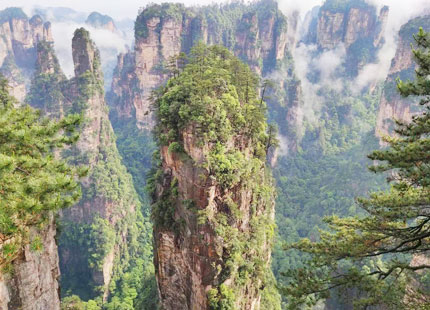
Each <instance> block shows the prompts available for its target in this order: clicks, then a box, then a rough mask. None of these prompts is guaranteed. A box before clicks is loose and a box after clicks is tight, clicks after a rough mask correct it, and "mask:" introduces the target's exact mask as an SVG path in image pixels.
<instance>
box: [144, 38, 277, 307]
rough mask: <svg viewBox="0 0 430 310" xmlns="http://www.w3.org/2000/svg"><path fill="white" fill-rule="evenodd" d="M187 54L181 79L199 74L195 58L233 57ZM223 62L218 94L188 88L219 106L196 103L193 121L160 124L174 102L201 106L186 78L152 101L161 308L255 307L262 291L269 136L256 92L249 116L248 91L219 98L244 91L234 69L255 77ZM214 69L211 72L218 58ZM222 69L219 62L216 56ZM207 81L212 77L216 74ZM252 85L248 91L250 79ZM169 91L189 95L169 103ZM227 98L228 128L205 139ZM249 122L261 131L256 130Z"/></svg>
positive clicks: (269, 206)
mask: <svg viewBox="0 0 430 310" xmlns="http://www.w3.org/2000/svg"><path fill="white" fill-rule="evenodd" d="M193 51H194V52H195V53H196V54H193ZM193 51H192V53H191V54H192V55H197V56H194V57H195V58H192V59H191V60H190V62H191V63H192V66H188V67H186V68H185V69H184V70H185V71H186V75H185V76H187V77H189V76H190V75H191V76H192V77H193V78H198V76H199V74H198V71H197V70H196V71H193V70H194V69H193V68H196V66H195V65H196V64H198V61H201V59H202V56H203V57H204V55H210V56H207V57H208V60H207V61H208V63H212V62H211V61H212V59H215V58H210V59H209V57H219V56H221V57H220V58H222V57H225V59H228V60H230V59H232V57H233V56H232V55H231V54H229V53H227V52H226V51H220V52H219V54H217V52H218V51H217V50H215V52H213V50H211V49H208V48H206V47H204V46H203V47H202V45H199V46H198V47H197V49H196V50H193ZM214 55H215V56H214ZM226 62H227V61H226ZM227 64H228V66H230V67H225V69H223V70H224V71H223V72H228V71H229V70H231V71H230V73H228V74H231V76H232V78H231V79H230V78H225V80H224V83H225V84H223V86H224V88H223V90H222V89H221V88H217V87H216V86H214V85H210V86H207V88H206V89H199V87H201V86H195V87H196V88H197V89H198V90H196V93H199V94H201V92H203V94H201V96H202V97H204V98H211V99H210V100H209V102H210V101H212V102H220V104H219V105H215V104H212V103H209V102H208V104H207V106H205V107H201V108H200V109H201V110H200V111H199V118H198V119H195V118H192V117H190V118H187V117H186V116H185V117H181V120H180V121H179V122H180V124H181V125H179V126H177V124H175V122H174V121H173V122H172V123H170V122H168V121H166V119H169V120H170V117H171V116H169V115H168V114H169V113H172V117H176V116H174V115H176V114H177V111H174V109H175V108H173V106H174V105H176V106H181V109H180V111H182V107H183V108H184V110H185V109H188V110H189V111H193V110H194V109H196V108H197V106H198V105H196V106H194V105H193V103H189V102H188V96H189V93H187V90H185V89H186V88H187V85H188V80H186V81H185V82H184V80H181V78H180V77H179V78H178V80H175V79H173V80H172V84H170V83H169V84H168V86H167V88H166V89H164V90H162V91H161V93H162V94H166V95H165V96H164V95H163V97H162V99H159V100H157V101H156V103H155V109H156V116H157V127H156V132H157V133H158V135H159V136H158V137H159V138H160V140H159V143H160V145H161V146H160V164H159V166H158V170H157V172H155V173H154V175H153V178H152V181H151V182H150V184H149V188H152V189H153V191H152V199H153V208H152V217H153V220H154V263H155V267H156V276H157V282H158V287H159V291H160V301H161V306H162V309H165V310H173V309H175V310H197V309H199V310H204V309H220V308H223V307H227V309H249V310H258V309H260V303H261V299H262V297H261V296H262V295H263V294H262V293H263V291H264V289H265V287H266V286H267V287H269V282H268V281H267V279H269V278H270V275H271V271H270V267H269V266H270V257H271V238H272V233H271V229H272V228H273V226H272V225H273V222H272V221H273V216H274V196H273V195H274V188H273V187H272V183H271V176H270V173H268V171H266V164H265V160H266V157H265V155H266V148H268V146H267V145H268V142H267V141H268V140H267V139H266V138H267V137H266V138H264V136H265V133H264V131H265V129H263V127H264V125H263V124H262V123H261V122H265V119H264V116H263V115H264V113H262V111H263V109H264V107H263V106H261V105H260V101H259V100H258V99H257V96H256V93H253V94H252V95H250V96H251V99H249V103H248V104H249V105H251V106H252V109H253V111H254V115H253V116H252V117H251V116H250V115H249V114H248V115H246V114H242V113H243V112H244V109H243V108H242V107H243V106H246V105H245V104H243V103H244V102H245V101H246V102H248V97H247V96H248V95H245V96H243V97H240V99H238V98H236V99H233V97H232V99H231V100H232V101H231V102H230V103H228V104H227V103H224V102H223V103H221V102H222V100H219V98H225V97H224V96H230V92H229V91H228V90H230V89H235V91H234V93H236V90H237V93H241V94H244V93H242V91H243V89H244V88H242V86H240V85H244V84H240V82H238V81H239V79H238V76H237V75H236V74H237V72H243V73H244V75H241V76H240V77H241V78H243V79H246V78H247V77H250V76H252V75H251V74H252V73H251V70H249V69H247V68H246V67H245V66H244V65H241V66H239V65H235V64H233V62H227ZM212 66H214V67H216V68H218V64H217V65H212ZM219 66H220V67H222V68H224V67H223V66H225V64H224V63H223V61H219ZM202 69H203V70H208V71H210V70H211V69H212V67H211V66H210V65H205V64H203V65H202ZM213 70H216V69H213ZM222 76H223V77H226V76H227V75H222ZM193 78H192V79H193ZM211 78H213V79H214V80H218V75H217V74H214V75H211ZM202 79H203V81H202V83H203V85H209V84H206V82H207V79H208V77H202ZM204 79H206V80H204ZM177 81H178V82H177ZM231 81H234V82H231ZM175 83H177V84H175ZM250 85H251V86H250V87H253V88H254V87H256V85H257V83H256V82H250ZM212 87H215V88H213V89H212ZM214 89H217V90H218V92H217V91H214ZM247 89H248V88H247ZM193 91H194V90H193ZM193 91H191V93H193ZM205 91H206V92H207V93H204V92H205ZM171 93H175V95H174V96H173V97H175V96H176V95H179V96H182V95H183V96H184V97H183V98H186V99H182V98H178V100H177V101H176V100H175V99H173V100H172V101H170V100H171V99H170V98H171V97H170V96H169V94H171ZM193 94H194V93H193ZM218 100H219V101H218ZM233 102H235V103H233ZM230 104H234V106H235V111H234V112H233V111H231V113H230V114H229V116H227V119H228V120H227V121H226V122H227V123H228V122H229V121H231V122H232V128H234V129H232V130H227V131H226V132H225V133H215V132H213V133H212V134H211V138H209V137H208V135H207V134H208V133H209V132H210V130H208V131H206V127H210V128H219V126H220V125H221V123H218V120H219V117H221V118H222V115H228V112H227V111H228V110H229V109H230V108H229V107H231V106H230ZM169 105H170V107H172V108H173V109H172V110H171V111H170V110H169V112H167V111H166V110H165V107H166V106H169ZM215 106H216V108H215ZM214 109H215V110H216V111H214ZM234 113H237V116H236V114H234ZM236 117H238V118H240V117H243V120H242V122H243V124H244V125H243V126H242V127H241V128H238V127H235V125H234V123H235V119H236ZM206 119H207V120H208V121H205V120H206ZM251 119H252V120H254V121H255V124H257V123H259V124H261V125H262V126H263V127H258V129H257V128H256V127H254V126H253V125H254V124H253V123H252V121H251ZM221 122H222V123H223V124H224V121H221ZM245 124H247V125H245ZM227 126H228V125H227ZM220 132H221V131H220ZM257 132H258V133H257ZM167 134H168V137H167ZM257 137H259V138H257ZM161 139H162V140H161ZM166 140H168V142H166ZM214 141H217V142H214ZM257 154H259V155H257ZM233 158H235V159H233ZM233 162H234V163H233ZM227 166H230V168H227ZM262 192H264V194H262ZM262 309H266V308H264V307H262Z"/></svg>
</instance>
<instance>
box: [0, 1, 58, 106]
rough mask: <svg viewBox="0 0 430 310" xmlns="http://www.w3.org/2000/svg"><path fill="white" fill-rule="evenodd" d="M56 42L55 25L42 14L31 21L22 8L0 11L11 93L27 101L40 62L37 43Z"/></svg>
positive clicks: (0, 50)
mask: <svg viewBox="0 0 430 310" xmlns="http://www.w3.org/2000/svg"><path fill="white" fill-rule="evenodd" d="M41 40H44V41H49V42H52V41H53V39H52V33H51V24H50V23H49V22H45V23H44V22H43V20H42V18H41V17H40V16H38V15H35V16H33V17H32V18H31V19H29V18H28V17H27V16H26V15H25V14H24V12H23V11H22V10H21V9H18V8H8V9H5V10H3V11H1V12H0V73H2V74H3V75H4V76H5V77H6V78H7V79H8V80H9V83H10V86H11V94H12V95H13V96H15V97H16V98H17V99H18V100H19V101H22V100H23V99H24V98H25V95H26V93H27V91H28V87H29V84H30V79H31V75H32V73H33V70H34V64H35V62H36V58H37V54H36V47H37V43H38V42H39V41H41Z"/></svg>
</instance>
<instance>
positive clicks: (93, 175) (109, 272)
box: [60, 28, 139, 300]
mask: <svg viewBox="0 0 430 310" xmlns="http://www.w3.org/2000/svg"><path fill="white" fill-rule="evenodd" d="M72 50H73V60H74V64H75V76H76V77H75V78H74V79H72V80H71V81H69V83H68V86H67V89H64V97H65V98H66V99H67V100H66V101H69V102H72V104H71V105H70V107H69V108H70V111H68V112H80V113H83V115H84V118H85V125H84V126H83V128H82V129H81V135H80V139H79V141H78V143H77V144H76V147H75V148H74V149H73V150H71V151H72V153H74V155H72V156H71V157H70V160H72V161H77V162H78V163H80V164H85V165H86V166H88V167H89V174H88V176H87V177H86V178H85V179H84V180H83V181H82V186H83V191H84V195H83V197H82V199H81V201H80V202H79V204H78V205H76V206H74V207H72V208H70V209H67V210H64V211H63V214H62V217H61V218H62V222H63V223H64V225H65V227H66V228H65V232H64V234H62V235H61V236H60V266H61V270H62V272H63V274H64V277H63V279H64V283H72V282H73V281H80V279H82V274H80V273H82V272H84V273H86V274H87V277H88V278H87V281H88V282H87V283H83V284H82V283H81V284H82V285H83V286H86V287H88V289H89V290H90V294H89V295H90V296H91V297H94V296H95V295H97V294H96V293H95V292H91V291H92V290H94V289H95V288H96V287H98V286H101V287H102V291H103V298H104V300H106V299H107V297H108V293H109V291H108V286H109V284H110V281H111V278H112V276H113V267H114V266H115V262H117V263H119V262H120V255H122V254H121V253H122V252H123V251H124V248H126V247H127V246H126V238H127V234H128V226H127V222H129V221H130V223H129V224H130V225H132V223H133V222H132V221H133V216H135V211H136V208H137V207H138V206H139V202H138V200H137V197H136V193H135V191H134V187H133V185H132V183H131V178H130V176H129V175H128V174H127V172H126V169H125V167H124V166H122V164H121V163H120V156H119V154H118V151H117V149H116V145H115V136H114V133H113V129H112V127H111V124H110V121H109V118H108V113H107V111H108V110H107V106H106V103H105V101H104V92H103V74H102V72H101V69H100V56H99V52H98V50H97V48H96V47H95V45H94V43H93V42H92V41H91V39H90V37H89V33H88V32H87V31H86V30H85V29H83V28H81V29H78V30H76V32H75V35H74V38H73V42H72ZM79 227H80V228H79ZM86 234H88V235H86ZM108 236H110V237H108ZM79 238H88V239H90V240H91V239H92V238H94V239H93V240H92V241H91V242H93V244H92V245H91V246H92V247H93V248H86V246H85V245H82V243H81V242H82V240H78V239H79ZM99 238H102V239H99ZM104 238H107V239H104ZM109 238H113V239H111V240H109ZM87 246H90V245H87ZM114 261H115V262H114ZM66 285H67V284H66ZM67 288H69V289H70V287H66V288H65V289H67ZM72 289H73V286H72Z"/></svg>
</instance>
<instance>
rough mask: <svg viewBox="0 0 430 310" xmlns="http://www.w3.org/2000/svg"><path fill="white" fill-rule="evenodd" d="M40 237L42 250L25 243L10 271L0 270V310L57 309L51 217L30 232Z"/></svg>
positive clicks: (58, 300) (55, 258)
mask: <svg viewBox="0 0 430 310" xmlns="http://www.w3.org/2000/svg"><path fill="white" fill-rule="evenodd" d="M36 233H38V235H39V236H40V237H41V240H42V245H43V247H42V250H41V251H32V250H31V249H30V246H29V245H27V246H26V248H25V249H24V250H23V252H22V253H21V255H20V256H19V257H18V258H17V259H16V260H15V261H14V262H13V264H12V265H13V274H12V275H10V274H1V273H0V309H1V310H17V309H20V310H59V309H60V295H59V286H58V277H59V275H60V270H59V266H58V249H57V244H56V242H55V234H56V227H55V222H54V217H53V216H51V219H50V220H49V223H47V224H46V226H45V227H44V228H43V229H42V230H41V231H39V232H38V231H37V230H36V229H34V230H33V231H32V232H30V235H31V234H36Z"/></svg>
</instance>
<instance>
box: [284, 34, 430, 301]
mask: <svg viewBox="0 0 430 310" xmlns="http://www.w3.org/2000/svg"><path fill="white" fill-rule="evenodd" d="M414 39H415V42H416V46H415V47H414V48H413V50H412V52H413V56H414V60H415V62H416V63H417V69H416V79H415V80H414V81H408V82H403V81H401V80H398V81H397V87H398V91H399V93H400V94H401V95H402V96H403V97H408V96H420V97H421V98H422V99H421V102H420V104H421V105H422V106H423V111H422V112H421V113H420V114H417V115H415V116H414V117H413V118H412V121H411V122H400V121H396V125H397V126H396V127H397V128H396V130H395V132H396V136H395V137H388V136H387V137H385V138H384V140H385V142H386V143H387V144H388V146H389V147H388V148H386V149H384V150H376V151H374V152H373V153H371V154H370V155H369V156H368V157H369V158H370V159H371V160H374V161H375V162H378V164H375V165H374V166H371V167H370V170H371V171H373V172H375V173H383V172H385V173H387V175H389V177H388V182H390V183H391V187H390V190H389V191H387V192H382V191H380V192H373V193H371V194H370V197H369V198H358V199H357V202H358V204H359V206H360V207H361V208H362V209H363V210H364V211H365V215H364V216H356V217H348V218H339V217H337V216H331V217H328V218H326V220H325V221H326V222H327V224H328V225H329V227H330V230H328V231H321V234H320V239H319V240H318V241H316V242H311V241H310V240H309V239H302V240H301V241H299V242H297V243H294V244H291V245H290V246H289V247H290V248H293V249H298V250H300V251H302V252H305V253H308V254H310V259H309V261H308V264H307V265H306V266H304V267H301V268H297V269H293V270H289V271H288V272H287V273H286V276H287V278H288V280H289V284H288V285H287V286H286V287H284V288H283V293H284V294H285V295H287V296H288V298H289V302H290V308H292V309H296V307H297V306H298V305H299V304H315V303H316V302H317V301H318V300H319V299H324V298H327V297H329V296H330V292H332V291H333V290H335V289H336V290H343V291H345V290H346V291H347V292H348V293H349V294H354V295H355V297H356V298H354V299H355V301H354V306H355V307H357V308H360V309H362V308H366V307H368V306H370V305H375V304H383V305H385V306H388V307H389V308H390V309H394V308H395V309H411V308H414V309H417V308H420V307H421V308H422V307H424V305H426V304H427V305H428V304H430V302H429V301H428V300H427V299H428V298H426V294H425V290H426V285H425V283H424V282H423V278H425V277H426V276H427V275H426V272H425V271H426V270H427V269H428V268H430V263H429V262H428V259H426V258H425V257H424V255H427V252H428V251H429V250H430V212H429V211H430V195H429V194H430V163H429V159H430V106H429V103H430V80H429V79H428V77H429V76H430V34H429V33H426V32H424V31H423V30H422V29H420V31H419V33H418V34H417V35H415V36H414ZM411 258H413V259H412V261H411ZM417 281H420V282H417ZM417 283H420V284H419V285H417Z"/></svg>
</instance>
